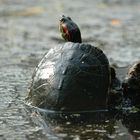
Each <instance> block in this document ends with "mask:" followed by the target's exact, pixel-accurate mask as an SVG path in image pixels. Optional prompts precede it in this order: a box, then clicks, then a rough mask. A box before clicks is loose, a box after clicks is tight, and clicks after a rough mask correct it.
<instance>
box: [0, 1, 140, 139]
mask: <svg viewBox="0 0 140 140" xmlns="http://www.w3.org/2000/svg"><path fill="white" fill-rule="evenodd" d="M0 5H1V6H0V50H1V51H0V95H1V98H0V139H3V140H5V139H7V140H15V139H20V140H24V139H37V140H40V139H51V140H53V139H74V140H79V139H89V140H92V139H118V140H120V139H122V140H124V139H126V140H129V139H131V140H133V139H140V126H139V114H137V113H131V114H130V115H126V114H125V115H124V114H118V113H117V114H115V115H114V114H113V115H111V116H110V114H108V113H107V112H106V111H105V112H102V113H101V112H98V113H85V114H82V115H80V118H79V114H74V115H72V116H71V117H70V118H69V117H68V116H67V115H66V114H64V116H62V117H64V118H65V119H64V120H63V121H61V116H60V114H53V115H50V114H49V113H47V114H46V112H44V111H38V109H36V108H32V107H27V106H26V105H25V104H24V99H25V97H26V95H27V92H28V87H29V85H30V81H31V75H32V72H33V69H34V67H35V66H36V64H37V63H38V61H39V60H40V59H41V57H42V56H43V54H44V53H45V52H47V51H48V50H49V49H50V48H52V47H56V46H57V45H58V44H61V43H63V40H62V39H61V37H60V34H59V31H58V20H59V17H60V15H62V14H65V15H69V16H71V17H72V19H74V21H75V22H76V23H77V24H78V25H79V27H80V28H81V33H82V38H83V41H84V42H88V43H91V44H93V45H95V46H98V47H100V48H101V49H103V50H104V52H105V53H106V55H107V56H108V58H109V61H110V63H111V64H115V65H117V66H119V67H125V66H128V65H129V64H132V63H133V62H135V61H137V60H139V58H140V47H139V45H140V30H139V25H140V18H139V17H140V10H139V8H140V2H139V1H138V0H124V1H123V2H122V1H121V0H112V1H111V0H98V1H90V0H85V1H78V0H75V1H74V2H70V1H68V0H65V1H64V0H47V1H45V0H39V1H38V0H30V1H23V0H21V1H18V0H12V1H10V0H4V1H2V0H1V1H0ZM125 73H126V70H125V69H124V68H121V72H120V73H119V76H120V77H121V78H122V77H124V74H125ZM40 113H41V114H40ZM48 114H49V115H48ZM52 117H53V118H52ZM55 117H57V120H56V118H55ZM58 118H60V119H58ZM93 118H94V119H93Z"/></svg>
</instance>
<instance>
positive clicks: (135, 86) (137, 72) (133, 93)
mask: <svg viewBox="0 0 140 140" xmlns="http://www.w3.org/2000/svg"><path fill="white" fill-rule="evenodd" d="M122 87H123V94H124V98H128V99H130V101H131V104H132V106H136V107H138V108H140V60H139V61H136V62H134V64H132V65H131V66H130V68H129V69H128V72H127V75H126V77H125V80H124V82H123V84H122Z"/></svg>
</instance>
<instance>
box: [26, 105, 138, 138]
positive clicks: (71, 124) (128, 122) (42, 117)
mask: <svg viewBox="0 0 140 140" xmlns="http://www.w3.org/2000/svg"><path fill="white" fill-rule="evenodd" d="M29 108H30V110H31V111H32V114H34V113H35V114H36V115H35V116H34V120H35V121H34V122H35V123H37V124H38V125H41V126H43V129H44V131H46V134H47V136H48V138H50V139H51V138H54V139H74V140H79V139H93V138H94V139H115V140H116V139H123V140H134V139H135V138H138V139H139V138H140V130H139V128H140V124H139V117H140V113H138V112H137V113H126V111H125V112H124V111H113V112H110V111H107V110H99V111H90V112H77V113H76V112H65V113H62V112H54V111H50V110H43V109H38V108H35V107H31V106H30V107H29V106H28V109H29ZM35 118H36V119H35Z"/></svg>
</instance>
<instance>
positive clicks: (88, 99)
mask: <svg viewBox="0 0 140 140" xmlns="http://www.w3.org/2000/svg"><path fill="white" fill-rule="evenodd" d="M109 85H110V68H109V62H108V59H107V57H106V56H105V54H104V53H103V51H102V50H100V49H98V48H96V47H93V46H91V45H89V44H83V43H72V42H68V43H65V44H64V45H62V46H61V47H58V48H56V49H51V50H50V51H49V52H48V53H47V54H46V55H45V56H44V57H43V59H42V60H41V61H40V63H39V65H38V66H37V67H36V69H35V71H34V74H33V77H32V84H31V87H30V92H29V95H28V101H29V102H30V103H31V104H32V105H35V106H38V107H41V108H47V109H52V110H66V111H74V110H92V109H105V108H106V102H107V97H108V88H109Z"/></svg>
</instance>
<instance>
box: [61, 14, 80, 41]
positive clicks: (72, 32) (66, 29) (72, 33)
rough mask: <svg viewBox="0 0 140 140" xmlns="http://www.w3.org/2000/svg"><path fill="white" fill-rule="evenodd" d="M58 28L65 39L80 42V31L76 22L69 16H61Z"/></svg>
mask: <svg viewBox="0 0 140 140" xmlns="http://www.w3.org/2000/svg"><path fill="white" fill-rule="evenodd" d="M59 30H60V32H61V35H62V37H63V38H64V39H65V40H66V41H71V42H75V43H76V42H77V43H81V42H82V39H81V32H80V29H79V27H78V26H77V24H76V23H74V22H73V21H72V19H71V18H70V17H66V16H64V15H63V16H62V17H61V19H60V24H59Z"/></svg>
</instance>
